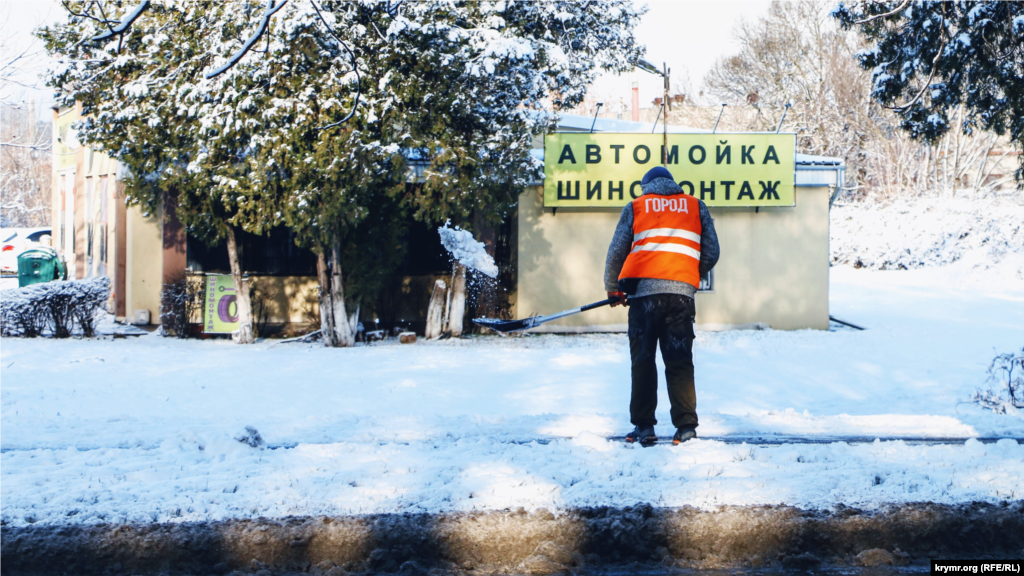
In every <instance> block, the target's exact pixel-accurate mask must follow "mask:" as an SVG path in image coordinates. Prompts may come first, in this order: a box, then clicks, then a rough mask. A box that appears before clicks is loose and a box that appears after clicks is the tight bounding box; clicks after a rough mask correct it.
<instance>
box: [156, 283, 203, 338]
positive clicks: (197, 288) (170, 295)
mask: <svg viewBox="0 0 1024 576" xmlns="http://www.w3.org/2000/svg"><path fill="white" fill-rule="evenodd" d="M204 280H205V277H204V276H203V275H202V274H188V273H183V274H182V275H181V276H180V277H178V279H177V280H175V281H174V282H170V283H168V284H164V289H163V292H162V293H161V294H160V324H161V326H162V327H163V330H162V332H163V334H164V335H165V336H176V337H178V338H188V337H189V328H190V326H191V324H192V323H193V320H195V319H197V318H198V322H202V316H201V311H202V309H203V293H204V290H205V284H204Z"/></svg>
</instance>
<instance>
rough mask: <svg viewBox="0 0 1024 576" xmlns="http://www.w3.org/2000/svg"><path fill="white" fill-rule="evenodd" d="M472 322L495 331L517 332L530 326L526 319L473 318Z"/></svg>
mask: <svg viewBox="0 0 1024 576" xmlns="http://www.w3.org/2000/svg"><path fill="white" fill-rule="evenodd" d="M473 324H476V325H477V326H483V327H484V328H490V329H491V330H494V331H497V332H506V333H507V332H518V331H520V330H526V329H527V328H530V327H532V325H531V324H530V323H529V322H528V321H527V320H499V319H497V318H474V319H473Z"/></svg>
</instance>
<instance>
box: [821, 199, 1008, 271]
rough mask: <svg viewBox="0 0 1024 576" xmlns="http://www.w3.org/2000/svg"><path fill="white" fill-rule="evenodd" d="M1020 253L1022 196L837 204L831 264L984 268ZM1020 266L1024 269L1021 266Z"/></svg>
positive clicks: (898, 267)
mask: <svg viewBox="0 0 1024 576" xmlns="http://www.w3.org/2000/svg"><path fill="white" fill-rule="evenodd" d="M1020 251H1024V194H1022V193H1020V192H1017V193H1013V194H1008V195H1005V194H1004V195H974V194H959V195H956V196H952V197H951V196H922V197H917V198H898V199H896V200H894V201H892V202H890V203H874V202H860V203H856V204H848V205H835V206H833V207H832V211H831V252H832V262H834V263H838V264H847V265H851V266H854V267H858V268H860V267H867V268H874V269H881V270H893V269H900V270H902V269H912V268H921V267H927V266H943V265H947V264H952V263H954V262H958V261H960V260H973V261H975V262H976V263H978V264H980V265H982V266H984V265H985V264H987V263H996V262H999V261H1000V260H1002V259H1003V258H1005V257H1006V256H1007V255H1012V254H1013V253H1014V252H1020ZM1022 270H1024V269H1022Z"/></svg>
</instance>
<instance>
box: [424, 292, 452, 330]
mask: <svg viewBox="0 0 1024 576" xmlns="http://www.w3.org/2000/svg"><path fill="white" fill-rule="evenodd" d="M447 292H448V287H447V286H445V284H444V280H438V281H436V282H434V291H433V292H432V293H431V294H430V304H429V305H428V306H427V328H426V330H424V331H423V337H424V338H426V339H427V340H432V339H434V338H440V337H441V332H442V330H443V329H444V302H445V295H446V293H447Z"/></svg>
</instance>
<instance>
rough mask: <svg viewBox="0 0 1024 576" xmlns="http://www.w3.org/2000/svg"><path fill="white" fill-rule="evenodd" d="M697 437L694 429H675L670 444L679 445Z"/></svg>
mask: <svg viewBox="0 0 1024 576" xmlns="http://www.w3.org/2000/svg"><path fill="white" fill-rule="evenodd" d="M696 437H697V429H696V428H677V429H676V435H675V436H673V437H672V444H673V445H679V444H682V443H683V442H686V441H687V440H692V439H694V438H696Z"/></svg>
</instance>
